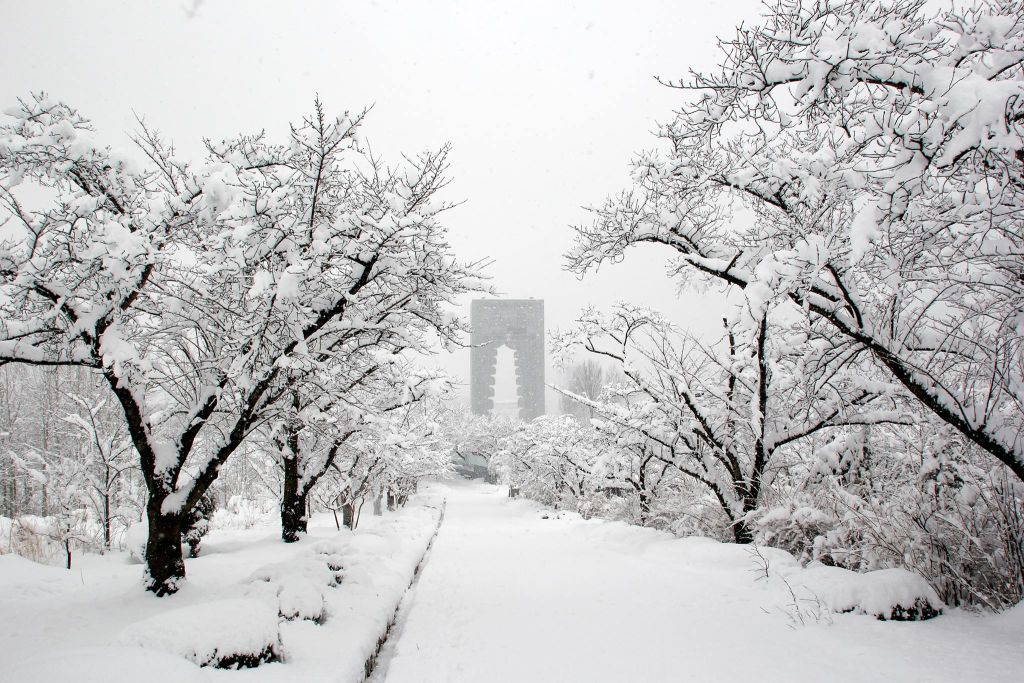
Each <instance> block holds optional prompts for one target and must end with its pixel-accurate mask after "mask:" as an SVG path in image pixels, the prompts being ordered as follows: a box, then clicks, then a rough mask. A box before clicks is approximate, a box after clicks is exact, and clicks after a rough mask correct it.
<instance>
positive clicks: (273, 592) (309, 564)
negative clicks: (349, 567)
mask: <svg viewBox="0 0 1024 683" xmlns="http://www.w3.org/2000/svg"><path fill="white" fill-rule="evenodd" d="M312 550H313V552H312V553H311V555H310V556H308V557H299V558H296V559H294V560H291V561H290V562H281V563H275V564H268V565H264V566H262V567H260V568H259V569H257V570H256V571H254V572H253V573H252V575H250V577H249V579H248V581H247V582H248V583H250V584H255V586H254V589H253V590H254V593H255V594H256V595H257V596H258V597H263V598H266V597H268V596H273V602H274V603H275V604H276V605H277V610H278V614H279V615H280V616H281V617H282V618H283V619H288V620H292V619H306V620H308V621H315V622H317V623H323V622H324V621H325V620H326V618H327V606H326V602H325V599H324V590H325V589H327V588H337V587H338V585H340V584H341V581H342V579H343V578H344V577H343V574H342V564H341V555H340V553H338V552H337V551H338V550H340V548H338V547H335V546H334V545H333V544H330V543H326V542H322V543H318V544H317V545H316V546H314V547H313V549H312ZM261 583H263V584H266V585H267V586H268V588H261V587H260V585H259V584H261Z"/></svg>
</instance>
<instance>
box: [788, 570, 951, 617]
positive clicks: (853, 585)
mask: <svg viewBox="0 0 1024 683" xmlns="http://www.w3.org/2000/svg"><path fill="white" fill-rule="evenodd" d="M787 580H788V581H790V583H791V584H794V585H798V586H803V587H804V588H806V589H808V590H809V591H810V593H811V594H812V595H813V596H814V597H815V598H817V599H818V600H821V601H822V602H823V603H824V604H825V606H826V607H828V608H829V609H830V610H832V611H833V612H856V613H859V614H870V615H871V616H874V617H876V618H878V619H881V620H889V619H891V620H893V621H919V620H923V619H931V618H932V617H936V616H938V615H939V614H941V613H942V610H943V604H942V601H941V600H940V599H939V596H938V595H937V594H936V593H935V590H934V589H933V588H932V587H931V586H929V585H928V582H927V581H925V580H924V579H923V578H921V577H920V576H918V575H917V574H914V573H912V572H909V571H907V570H905V569H879V570H875V571H870V572H866V573H863V574H861V573H857V572H853V571H850V570H848V569H842V568H840V567H828V566H824V565H819V566H815V567H808V568H806V569H802V570H800V571H799V572H796V573H794V574H793V575H791V576H789V577H787Z"/></svg>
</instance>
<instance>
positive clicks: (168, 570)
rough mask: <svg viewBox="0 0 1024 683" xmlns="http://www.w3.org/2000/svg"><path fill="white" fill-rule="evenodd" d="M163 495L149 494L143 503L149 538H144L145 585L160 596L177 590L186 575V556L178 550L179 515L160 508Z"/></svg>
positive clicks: (179, 542)
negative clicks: (145, 503) (160, 496)
mask: <svg viewBox="0 0 1024 683" xmlns="http://www.w3.org/2000/svg"><path fill="white" fill-rule="evenodd" d="M162 503H163V499H162V498H161V499H159V500H158V499H156V498H155V497H154V496H150V498H149V503H148V505H147V506H146V517H147V519H148V520H149V538H148V539H147V540H146V574H147V579H146V589H147V590H149V591H152V592H153V593H156V594H157V595H159V596H163V595H171V594H172V593H176V592H178V588H179V583H180V582H181V581H182V580H183V579H184V578H185V560H184V558H183V557H182V554H181V526H182V522H183V521H184V520H183V518H182V516H181V515H176V514H175V515H168V514H164V513H162V512H161V511H160V507H161V505H162Z"/></svg>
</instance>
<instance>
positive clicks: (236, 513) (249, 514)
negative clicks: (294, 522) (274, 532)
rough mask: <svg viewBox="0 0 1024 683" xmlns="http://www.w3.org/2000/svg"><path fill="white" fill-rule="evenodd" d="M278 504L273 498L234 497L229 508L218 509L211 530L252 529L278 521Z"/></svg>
mask: <svg viewBox="0 0 1024 683" xmlns="http://www.w3.org/2000/svg"><path fill="white" fill-rule="evenodd" d="M277 506H278V503H277V501H276V500H273V499H271V498H258V499H251V498H245V497H242V496H232V497H231V498H230V499H228V504H227V506H225V507H223V508H218V509H217V510H215V511H214V512H213V514H212V515H211V517H210V528H211V529H252V528H253V527H257V526H267V525H270V524H274V523H275V522H277V521H278V515H279V511H278V509H277Z"/></svg>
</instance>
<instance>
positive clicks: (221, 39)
mask: <svg viewBox="0 0 1024 683" xmlns="http://www.w3.org/2000/svg"><path fill="white" fill-rule="evenodd" d="M0 3H2V4H0V6H2V8H3V11H2V17H3V19H2V21H0V58H2V59H0V62H2V64H3V68H2V69H0V94H2V102H0V108H6V107H8V106H10V105H11V104H12V103H13V101H14V99H15V98H16V97H18V96H20V95H25V94H27V93H29V92H31V91H39V90H45V91H47V92H48V93H49V94H50V95H51V96H52V97H54V98H57V99H62V100H64V101H66V102H68V103H69V104H72V105H73V106H75V107H77V108H78V109H80V110H81V111H82V113H84V114H85V115H87V116H89V117H90V118H92V119H93V120H94V122H95V123H96V125H97V128H98V131H99V134H100V137H101V138H103V139H105V140H107V141H108V142H110V143H111V144H113V145H115V146H125V145H126V144H127V139H126V132H127V131H129V130H131V129H132V128H133V126H134V125H135V124H134V120H133V112H137V113H138V114H140V115H142V116H144V117H145V118H146V120H147V122H149V123H151V124H153V125H154V126H156V127H157V128H159V129H160V130H161V131H162V132H163V133H164V134H166V135H167V136H169V137H171V138H172V139H173V140H174V141H175V143H176V144H177V146H178V149H179V152H181V153H182V154H196V153H198V151H199V149H200V138H201V137H203V136H207V137H211V138H215V139H219V138H223V137H227V136H230V135H232V134H234V133H238V132H243V131H245V132H248V131H253V130H260V129H264V128H265V129H267V131H268V132H269V133H270V134H271V136H277V137H278V139H281V138H283V136H284V135H285V134H286V133H287V123H288V121H290V120H295V119H297V118H299V117H300V116H301V115H302V114H303V113H305V112H306V111H308V110H309V108H310V105H311V103H312V100H313V97H314V95H315V94H317V93H319V95H320V97H321V99H322V100H323V101H324V103H325V104H326V106H327V108H328V110H329V111H341V110H344V109H360V108H362V107H364V106H368V105H373V107H374V109H373V112H372V113H371V115H370V117H369V119H368V122H367V124H366V127H365V128H364V135H365V136H366V137H367V139H368V140H369V141H370V143H371V144H372V145H373V147H374V149H375V150H377V151H379V152H382V153H384V154H385V155H386V156H389V157H394V156H395V155H397V153H398V152H400V151H407V152H416V151H419V150H422V149H425V148H428V147H430V148H436V147H438V146H440V145H441V144H443V143H445V142H451V143H452V146H453V151H452V156H451V160H452V168H451V175H452V177H453V182H452V183H451V185H450V186H449V188H448V190H447V197H446V198H448V199H451V200H453V201H458V200H465V203H464V204H463V205H462V206H460V207H459V208H457V209H455V210H453V211H452V212H451V213H449V214H448V216H447V220H446V222H447V225H448V227H449V229H450V231H451V242H452V244H453V246H454V248H455V249H456V251H457V253H458V254H459V255H460V256H462V257H463V258H465V259H476V258H481V257H488V256H489V257H491V258H493V259H494V264H493V266H492V267H491V268H490V271H489V272H490V274H491V276H492V278H493V284H494V286H495V287H496V288H497V289H498V290H499V291H501V292H502V293H504V294H506V295H507V296H510V297H515V298H524V297H534V298H538V299H544V300H545V308H546V313H547V326H548V329H549V330H551V329H554V328H558V327H566V326H568V325H569V324H571V322H572V320H573V319H574V316H575V315H576V313H577V312H578V311H579V310H580V309H581V308H582V307H583V306H585V305H587V304H595V305H599V306H608V305H610V304H611V303H612V302H613V301H615V300H617V299H623V300H628V301H633V302H636V303H643V304H646V305H650V306H652V307H654V308H657V309H659V310H661V311H662V312H664V313H665V314H667V315H669V316H670V317H671V318H672V319H674V320H676V321H678V322H681V323H684V324H687V325H689V326H690V327H691V328H692V329H694V330H695V331H697V332H701V331H704V332H707V331H710V330H713V329H715V328H716V327H717V326H718V325H719V324H720V323H719V322H718V321H719V320H720V317H721V313H720V308H719V306H718V302H717V300H716V301H711V300H706V299H705V298H704V297H703V296H701V295H698V294H694V293H690V292H683V293H681V294H680V293H677V292H676V289H675V286H674V285H673V283H672V282H670V281H669V280H668V278H667V277H666V276H665V272H664V265H665V263H666V259H665V257H666V255H665V254H664V253H662V252H661V251H659V250H658V249H656V248H649V249H639V250H636V251H634V252H632V253H631V254H630V255H629V256H628V257H627V259H626V261H625V262H624V263H622V264H619V265H616V266H614V267H611V268H605V269H603V270H602V271H601V272H599V273H597V274H593V275H590V276H588V277H586V278H585V279H584V280H582V281H580V280H578V279H577V278H576V277H575V276H574V275H571V274H569V273H566V272H564V271H563V270H562V254H563V253H564V252H565V250H566V249H567V248H568V246H569V245H570V243H571V240H572V232H571V230H570V227H569V226H570V225H573V224H579V223H583V222H587V221H588V218H587V215H586V213H585V211H583V210H582V208H581V207H582V206H584V205H588V204H598V203H600V202H601V200H602V199H603V198H604V197H605V196H606V195H608V194H610V193H612V192H614V191H616V190H618V189H619V188H621V187H623V186H624V185H625V184H626V182H627V180H628V175H627V174H628V163H629V160H630V158H631V156H632V155H633V153H634V152H636V151H638V150H640V149H643V148H649V147H653V146H655V145H656V144H657V141H656V140H655V138H654V137H653V136H652V135H651V131H652V130H653V129H654V127H655V123H656V122H657V121H665V120H667V119H668V118H669V117H670V116H671V112H672V110H673V108H674V107H675V106H676V105H677V104H678V103H679V102H680V101H681V99H680V98H681V97H682V93H680V92H679V91H675V90H671V89H668V88H665V87H663V86H660V85H658V84H657V83H656V82H655V81H654V76H655V75H660V76H662V77H664V78H668V79H678V78H679V77H681V76H685V75H686V73H687V70H688V69H690V68H697V69H700V68H710V67H711V66H713V65H714V64H715V62H716V60H717V58H718V51H717V47H716V37H718V36H727V35H731V34H732V32H733V31H734V29H735V27H736V26H737V25H738V24H740V23H741V22H744V21H746V22H747V23H750V22H751V21H754V20H755V19H756V18H757V16H758V15H759V13H760V5H759V3H758V2H756V1H754V0H729V1H719V0H700V1H699V2H696V1H689V0H688V1H685V2H679V1H677V2H667V1H657V2H656V1H634V2H612V1H607V2H557V1H554V0H552V1H549V2H509V1H508V0H505V1H501V2H489V1H482V0H476V1H470V0H462V1H456V0H448V1H446V2H427V1H420V2H413V1H411V0H410V1H406V2H385V1H383V0H381V1H379V2H371V1H367V0H335V1H326V0H325V1H322V2H298V1H296V2H286V1H284V0H275V1H273V2H256V1H249V0H246V1H242V0H237V1H229V0H205V1H204V2H200V3H198V4H197V3H195V2H193V0H146V1H142V0H136V1H127V2H125V1H122V2H112V1H111V2H91V1H84V0H77V1H64V2H48V1H43V0H40V1H38V2H13V1H11V0H0ZM193 5H195V7H194V10H193ZM465 314H466V315H468V310H466V311H465ZM442 363H443V364H444V365H445V366H446V367H448V368H449V369H451V370H453V371H455V372H457V373H458V374H461V375H462V376H463V377H466V376H468V354H465V353H463V354H459V355H457V356H455V357H453V358H445V359H442ZM548 405H549V410H551V409H553V408H554V405H553V404H552V402H551V398H550V397H549V401H548Z"/></svg>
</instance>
